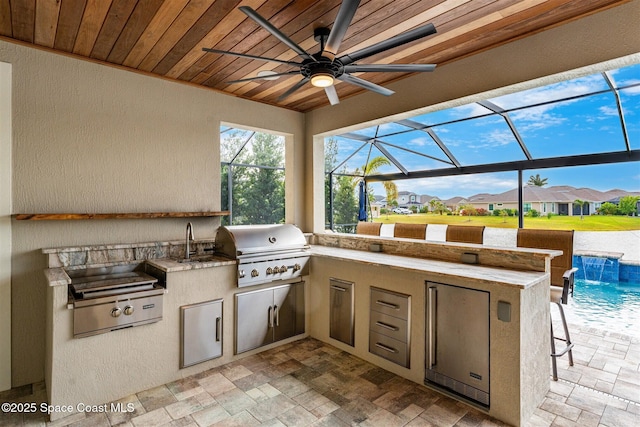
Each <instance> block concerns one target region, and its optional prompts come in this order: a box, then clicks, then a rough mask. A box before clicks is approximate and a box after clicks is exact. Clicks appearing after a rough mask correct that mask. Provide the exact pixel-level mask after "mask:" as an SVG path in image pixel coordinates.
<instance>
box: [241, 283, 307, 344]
mask: <svg viewBox="0 0 640 427" xmlns="http://www.w3.org/2000/svg"><path fill="white" fill-rule="evenodd" d="M235 297H236V298H235V299H236V354H240V353H243V352H245V351H248V350H253V349H255V348H258V347H262V346H264V345H267V344H271V343H274V342H276V341H280V340H283V339H285V338H289V337H293V336H295V335H299V334H303V333H304V327H305V325H304V322H305V318H304V282H296V283H287V284H284V285H278V286H269V287H267V288H264V289H257V290H250V291H246V292H239V293H237V294H236V295H235Z"/></svg>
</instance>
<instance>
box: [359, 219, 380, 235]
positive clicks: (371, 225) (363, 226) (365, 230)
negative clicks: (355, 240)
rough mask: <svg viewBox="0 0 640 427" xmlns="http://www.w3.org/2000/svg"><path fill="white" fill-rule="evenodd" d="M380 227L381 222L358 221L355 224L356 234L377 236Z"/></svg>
mask: <svg viewBox="0 0 640 427" xmlns="http://www.w3.org/2000/svg"><path fill="white" fill-rule="evenodd" d="M380 227H382V223H381V222H366V221H360V222H358V225H357V226H356V234H366V235H369V236H379V235H380Z"/></svg>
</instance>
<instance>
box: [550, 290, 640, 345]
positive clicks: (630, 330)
mask: <svg viewBox="0 0 640 427" xmlns="http://www.w3.org/2000/svg"><path fill="white" fill-rule="evenodd" d="M553 311H555V310H553ZM565 311H566V312H567V321H568V322H569V323H576V324H581V325H585V326H589V327H593V328H597V329H602V330H607V331H615V332H619V333H622V334H625V335H630V336H635V337H640V282H601V281H595V280H585V279H576V281H575V284H574V291H573V298H571V299H570V300H569V303H568V307H566V310H565Z"/></svg>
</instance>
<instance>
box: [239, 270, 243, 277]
mask: <svg viewBox="0 0 640 427" xmlns="http://www.w3.org/2000/svg"><path fill="white" fill-rule="evenodd" d="M238 277H239V278H241V279H242V278H243V277H244V270H240V271H238Z"/></svg>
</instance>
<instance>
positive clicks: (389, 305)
mask: <svg viewBox="0 0 640 427" xmlns="http://www.w3.org/2000/svg"><path fill="white" fill-rule="evenodd" d="M376 304H378V305H381V306H383V307H387V308H392V309H394V310H397V309H399V308H400V307H399V306H398V305H397V304H392V303H390V302H386V301H381V300H377V301H376Z"/></svg>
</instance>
